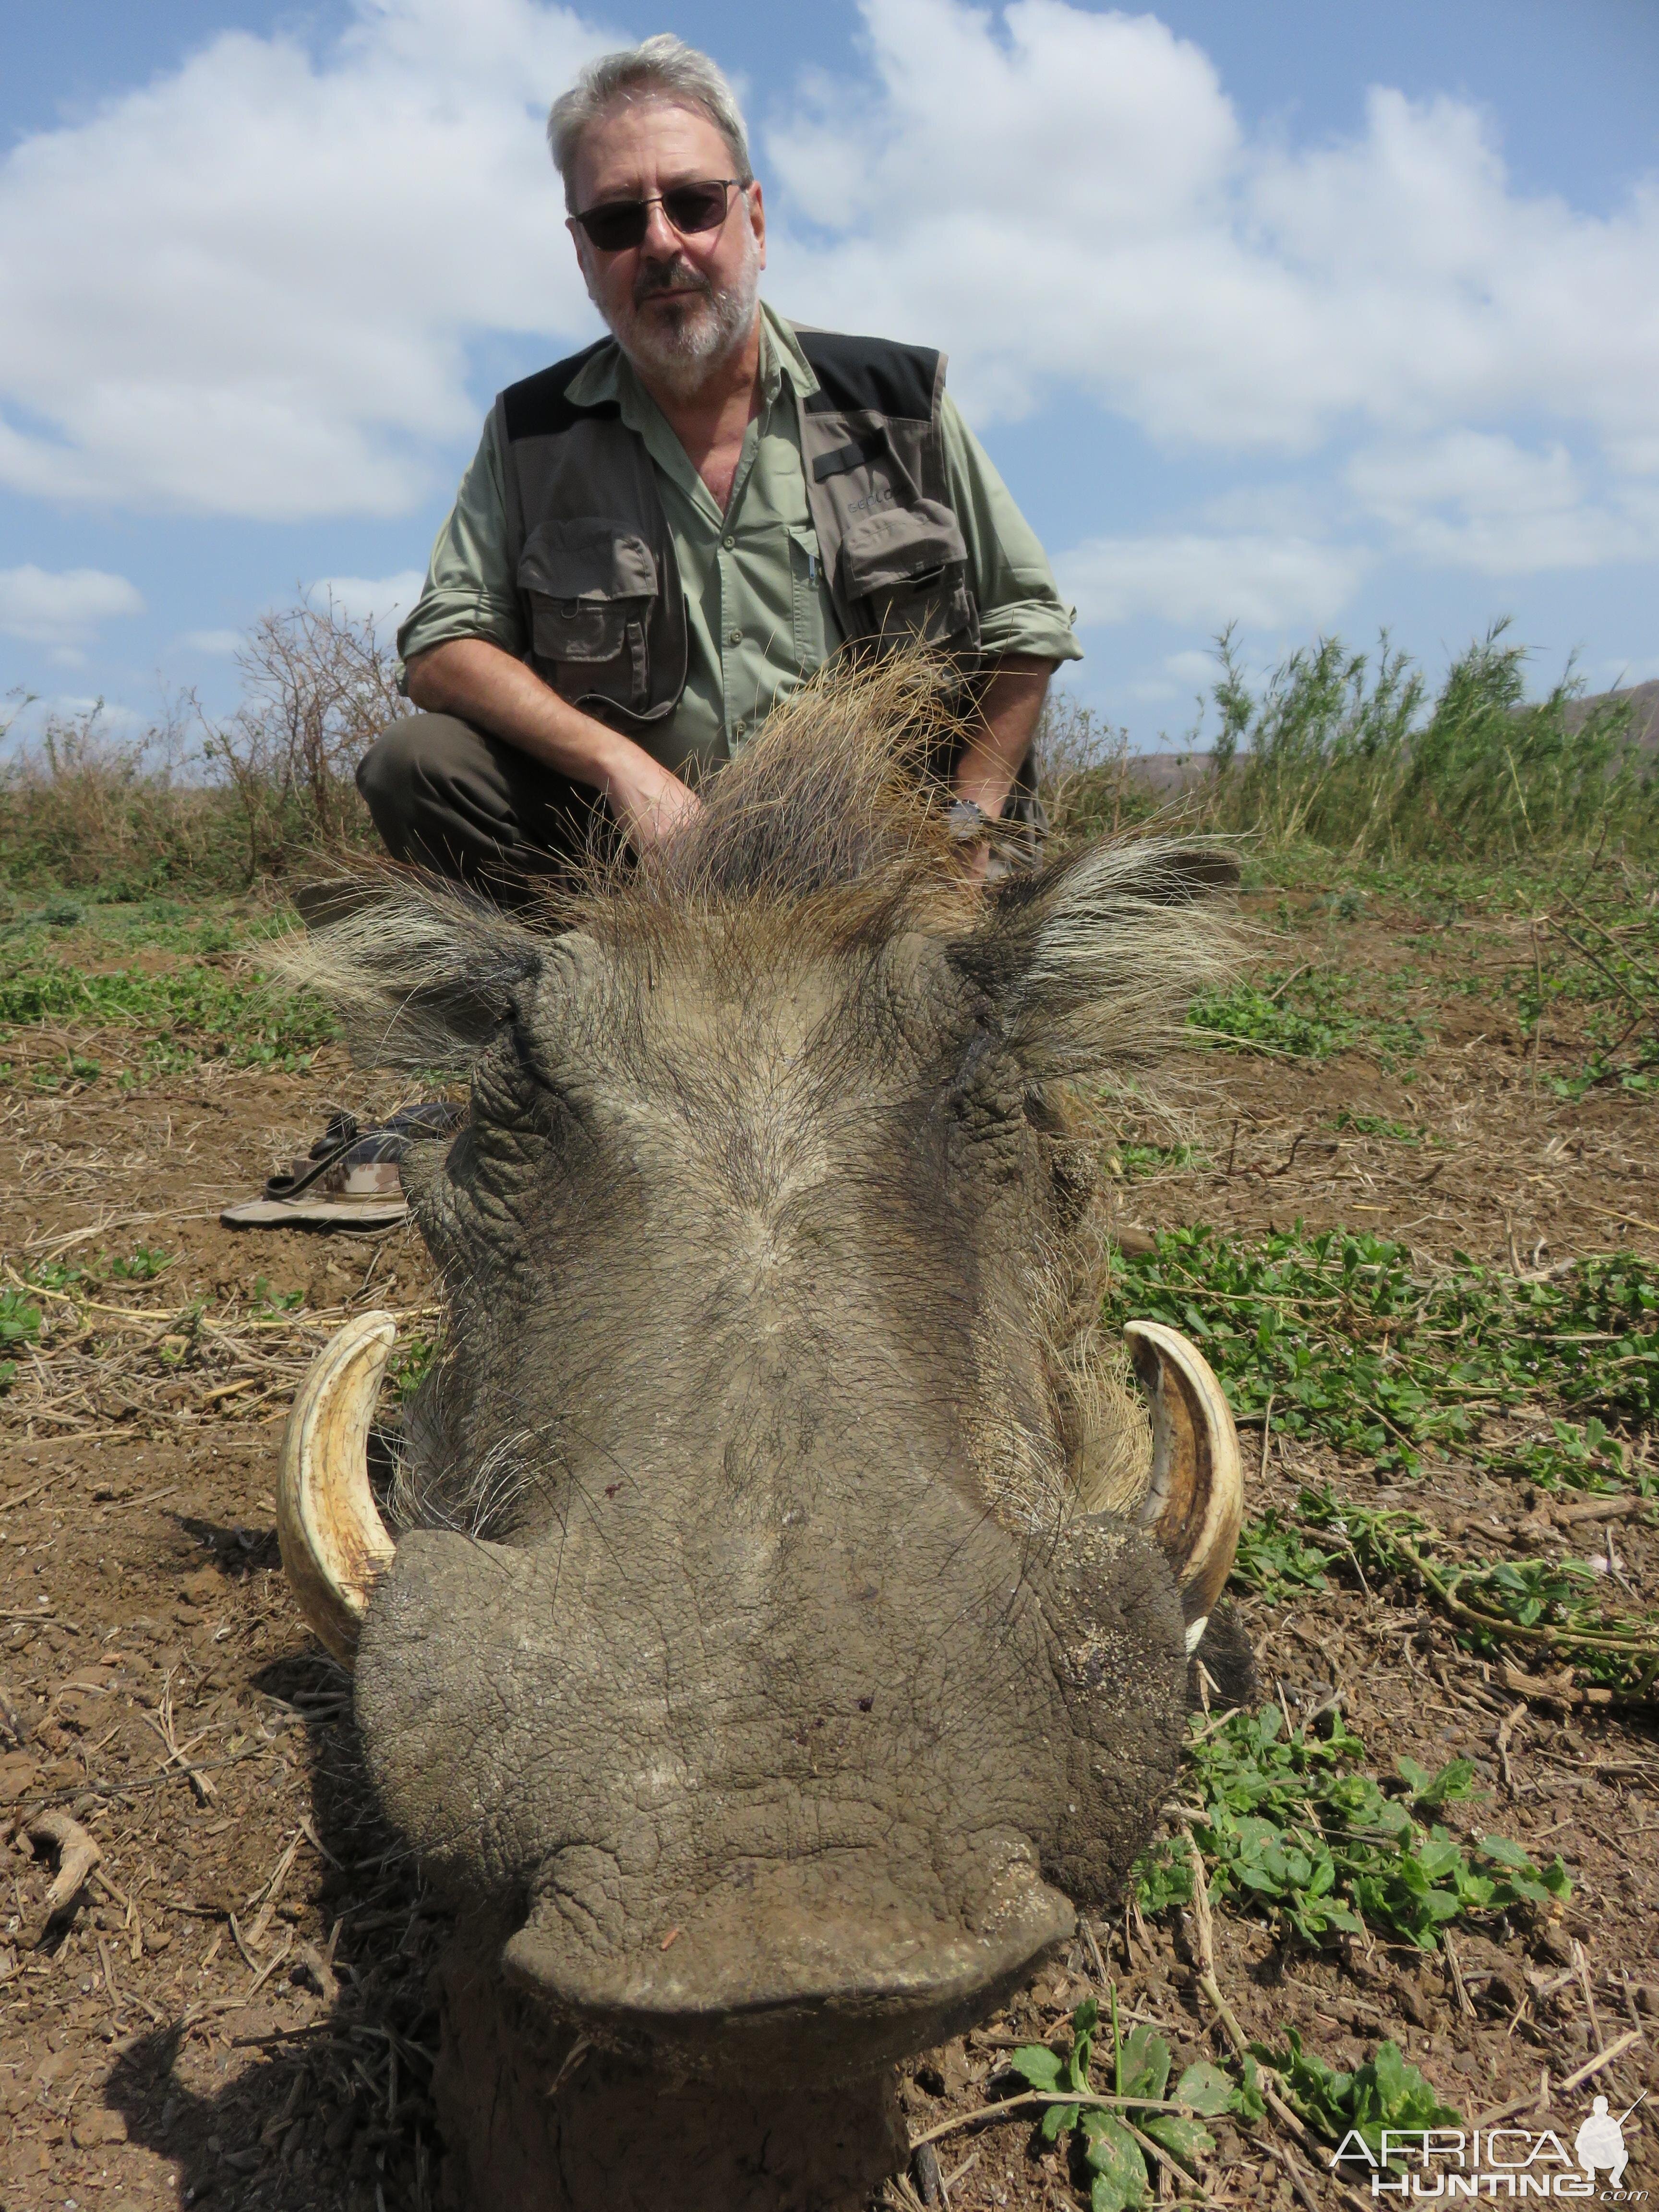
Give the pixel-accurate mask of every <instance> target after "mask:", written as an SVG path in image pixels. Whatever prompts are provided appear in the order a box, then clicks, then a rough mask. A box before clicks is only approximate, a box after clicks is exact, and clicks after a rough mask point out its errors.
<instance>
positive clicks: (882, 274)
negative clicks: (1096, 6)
mask: <svg viewBox="0 0 1659 2212" xmlns="http://www.w3.org/2000/svg"><path fill="white" fill-rule="evenodd" d="M864 15H865V19H866V28H867V32H868V44H869V52H870V58H871V64H872V70H873V75H874V78H875V82H874V85H873V86H868V85H859V86H850V87H849V86H845V85H835V84H827V83H819V84H817V85H816V86H809V87H808V88H806V89H805V91H804V93H803V94H802V95H801V97H800V99H799V100H798V101H797V102H796V104H795V106H794V108H793V111H792V112H789V113H788V114H787V116H786V117H784V118H781V120H780V121H779V123H778V125H776V127H775V128H774V129H773V130H771V131H769V133H768V134H767V138H766V145H767V150H768V154H769V160H770V162H771V165H772V167H773V168H774V169H775V171H776V172H778V173H780V174H781V176H782V177H783V178H784V179H786V180H787V183H788V185H790V187H791V189H792V191H793V195H794V201H793V207H795V208H799V210H801V211H802V212H804V213H805V215H806V216H808V217H810V218H811V222H812V223H813V224H814V225H815V226H817V228H816V230H815V231H813V232H804V231H801V230H800V228H799V225H797V226H796V234H795V235H794V236H793V238H792V237H790V236H788V235H787V228H788V223H787V219H786V225H785V230H786V235H785V236H783V237H782V238H781V240H780V245H779V250H778V252H777V253H776V254H775V257H774V268H775V277H774V282H773V287H772V289H773V291H774V293H775V295H776V296H778V297H780V298H783V297H785V296H786V295H787V297H788V299H789V300H790V301H791V302H792V303H793V304H795V305H796V306H797V307H799V311H800V312H802V313H807V312H809V311H810V313H811V315H812V316H813V318H814V319H822V320H823V321H826V322H831V323H835V322H840V323H842V324H843V325H849V326H851V327H854V328H860V329H875V330H883V329H885V330H890V331H894V332H895V333H897V334H901V335H904V336H907V337H915V338H927V339H930V340H932V341H933V342H935V343H944V344H945V345H947V346H948V347H949V348H950V349H951V353H952V360H953V368H952V374H953V378H954V380H955V383H956V386H957V390H958V392H960V393H962V394H963V395H965V396H966V397H967V398H968V399H969V402H970V403H971V404H972V405H973V407H974V408H975V409H976V410H979V411H980V412H981V413H982V414H995V415H1000V416H1018V415H1020V414H1022V413H1024V412H1027V411H1029V410H1031V409H1033V408H1035V407H1036V406H1038V405H1040V404H1042V402H1043V401H1044V400H1045V399H1046V398H1048V397H1050V396H1051V395H1053V394H1054V393H1055V392H1063V391H1066V390H1070V391H1073V392H1082V393H1084V394H1086V395H1087V396H1089V397H1091V398H1094V399H1097V400H1098V401H1100V402H1102V403H1103V404H1105V405H1107V406H1109V407H1111V408H1114V409H1116V410H1121V412H1122V413H1124V414H1126V415H1127V416H1130V417H1131V418H1133V420H1134V421H1135V422H1138V423H1139V424H1140V425H1142V426H1143V427H1144V428H1146V429H1147V430H1148V431H1150V432H1151V433H1152V434H1153V435H1157V436H1159V437H1162V438H1165V439H1169V440H1171V441H1182V442H1185V443H1197V444H1208V445H1218V446H1231V447H1247V446H1261V447H1278V448H1280V449H1283V450H1287V451H1296V450H1310V449H1312V448H1314V447H1316V446H1317V445H1319V444H1320V443H1321V442H1322V441H1323V440H1325V439H1327V438H1328V437H1329V436H1330V435H1333V434H1334V433H1335V432H1339V431H1340V430H1341V429H1342V428H1344V427H1345V426H1346V425H1347V424H1348V423H1350V422H1360V423H1362V424H1363V423H1365V422H1370V423H1371V424H1373V425H1377V426H1385V427H1387V428H1390V429H1393V430H1396V431H1400V432H1405V433H1413V434H1419V435H1420V434H1422V433H1424V432H1425V431H1427V432H1432V431H1434V430H1436V429H1439V428H1444V427H1447V426H1448V425H1449V424H1450V423H1454V422H1459V421H1462V420H1466V419H1470V418H1485V419H1488V420H1490V419H1491V418H1492V416H1494V414H1501V413H1504V412H1515V411H1518V410H1528V409H1540V410H1545V411H1547V412H1548V413H1552V414H1554V415H1557V416H1565V417H1571V418H1575V419H1579V420H1583V421H1584V422H1588V423H1590V424H1592V425H1593V426H1595V428H1596V430H1597V432H1598V434H1599V435H1601V436H1602V437H1603V438H1604V439H1605V440H1606V441H1607V444H1608V447H1609V450H1610V451H1616V452H1617V453H1619V454H1620V457H1621V459H1622V462H1623V465H1626V466H1627V467H1634V466H1637V465H1645V466H1650V467H1651V466H1654V465H1659V435H1656V424H1655V410H1654V401H1653V393H1654V391H1655V389H1656V386H1659V184H1654V185H1647V186H1644V188H1642V189H1640V190H1638V191H1635V192H1634V193H1633V194H1632V197H1631V198H1630V200H1629V203H1628V204H1627V205H1626V207H1625V208H1623V209H1622V210H1620V211H1619V212H1617V213H1614V214H1613V215H1609V216H1590V215H1586V214H1582V213H1579V212H1577V211H1576V210H1573V209H1571V208H1570V207H1568V206H1566V205H1565V204H1564V203H1562V202H1561V201H1559V199H1555V198H1551V197H1537V196H1533V197H1528V196H1524V195H1522V193H1520V192H1518V191H1516V190H1515V189H1513V188H1512V187H1511V185H1510V182H1509V180H1508V179H1507V177H1506V175H1505V173H1504V165H1503V161H1502V159H1501V156H1500V155H1499V153H1498V150H1497V148H1496V146H1495V144H1494V143H1493V140H1492V136H1491V128H1490V125H1489V124H1488V123H1487V121H1486V118H1484V117H1483V116H1482V115H1481V114H1480V112H1478V111H1476V110H1475V109H1474V108H1473V107H1471V106H1468V105H1466V104H1465V103H1463V102H1461V101H1458V100H1449V99H1437V100H1428V101H1425V102H1420V103H1419V102H1413V101H1412V100H1407V98H1406V97H1405V96H1404V95H1403V94H1401V93H1398V92H1395V91H1390V90H1388V89H1386V88H1376V89H1373V91H1372V92H1371V93H1370V96H1369V99H1368V102H1367V108H1366V120H1365V125H1364V131H1363V132H1361V133H1360V134H1359V135H1358V136H1357V137H1353V138H1352V139H1350V140H1347V141H1346V142H1343V143H1337V144H1334V145H1321V146H1318V147H1316V148H1314V149H1303V150H1297V149H1286V148H1285V146H1283V145H1282V143H1280V141H1279V137H1277V136H1276V135H1264V136H1262V137H1258V138H1255V139H1252V137H1250V136H1249V134H1248V133H1247V132H1246V131H1244V129H1243V126H1242V125H1241V124H1240V121H1239V118H1238V117H1237V113H1236V112H1235V110H1234V108H1233V106H1232V105H1231V101H1230V100H1228V98H1227V96H1226V94H1225V90H1224V88H1223V87H1222V85H1221V83H1220V82H1219V80H1218V76H1217V74H1216V71H1215V70H1214V67H1213V66H1212V64H1211V62H1210V61H1209V59H1208V58H1207V57H1206V55H1205V54H1204V53H1203V52H1201V50H1200V48H1199V47H1198V46H1195V45H1194V44H1193V43H1191V42H1190V41H1188V40H1182V39H1179V38H1177V37H1176V35H1175V33H1172V32H1171V31H1170V30H1169V29H1168V28H1167V27H1165V26H1164V25H1163V24H1162V23H1160V22H1158V21H1157V20H1156V18H1154V17H1152V16H1151V15H1137V16H1131V15H1122V14H1115V13H1112V14H1107V13H1095V12H1093V11H1092V10H1089V9H1083V8H1080V7H1072V6H1067V5H1066V4H1064V0H1014V4H1012V5H1010V6H1008V7H1006V9H1003V10H1001V11H1000V13H997V14H994V13H993V12H992V11H991V10H990V9H981V8H969V7H967V6H963V5H959V4H955V0H864ZM792 211H793V210H792Z"/></svg>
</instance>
